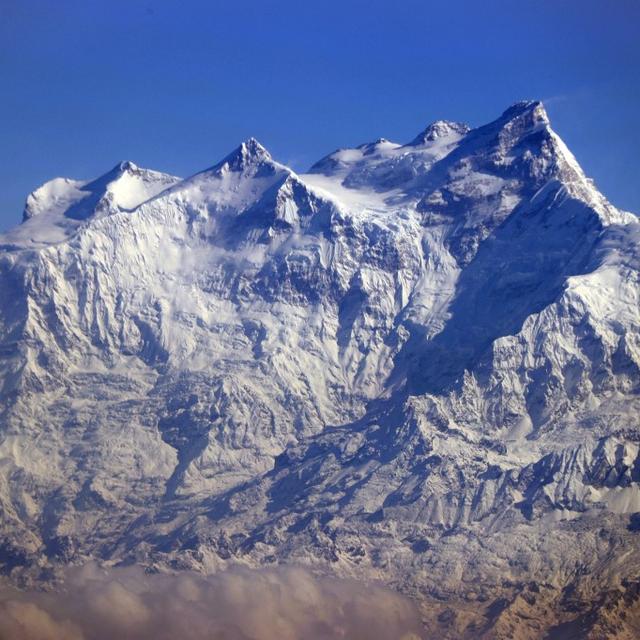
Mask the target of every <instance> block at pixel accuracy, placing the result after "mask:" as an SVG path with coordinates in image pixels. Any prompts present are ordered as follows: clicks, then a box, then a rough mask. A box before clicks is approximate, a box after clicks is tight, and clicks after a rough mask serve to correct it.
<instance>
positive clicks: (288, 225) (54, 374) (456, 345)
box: [0, 102, 640, 637]
mask: <svg viewBox="0 0 640 640" xmlns="http://www.w3.org/2000/svg"><path fill="white" fill-rule="evenodd" d="M24 217H25V222H24V223H23V224H22V225H20V226H19V227H18V228H17V229H15V230H12V231H11V232H9V233H8V234H5V236H3V237H2V238H0V246H2V254H1V255H0V270H1V273H2V276H1V278H0V288H1V289H2V291H1V295H2V300H3V305H2V308H1V309H0V348H1V350H2V360H1V364H0V366H1V371H2V378H1V380H2V394H1V401H2V414H1V416H2V417H1V438H2V441H1V444H0V456H1V457H2V459H3V461H4V464H3V468H2V474H1V476H0V477H1V480H0V482H1V483H0V501H1V502H0V504H1V506H2V512H3V518H2V522H1V530H0V534H1V537H2V544H1V546H0V549H1V551H2V553H1V554H0V561H2V563H3V565H4V571H5V573H8V574H10V575H11V576H12V579H13V580H29V579H33V578H35V577H36V576H37V575H38V572H40V571H41V570H42V569H43V568H49V567H57V566H61V565H63V564H64V563H69V562H82V561H83V560H85V559H87V558H89V557H94V558H99V559H102V560H105V561H110V562H111V561H131V560H136V561H138V562H141V563H143V564H146V565H155V566H158V567H179V566H180V567H191V568H196V569H199V570H211V569H214V568H218V567H221V566H224V565H225V564H227V563H230V562H235V561H241V562H247V563H250V564H256V565H260V564H265V563H272V562H275V561H278V562H299V563H305V564H312V565H314V566H317V567H318V568H322V569H323V570H326V571H333V572H335V573H338V574H343V575H356V576H359V577H363V578H371V577H377V578H381V579H383V580H384V581H385V582H387V583H388V584H391V585H392V586H394V587H396V588H399V589H401V590H404V591H405V592H407V593H410V594H413V595H415V596H416V597H419V598H420V601H421V602H423V603H424V606H425V623H426V625H427V628H428V629H432V630H433V632H434V633H437V634H439V636H443V634H444V635H446V634H450V635H451V637H462V636H463V635H464V634H467V635H469V636H470V637H479V636H480V635H481V634H489V635H488V636H487V637H489V636H491V637H513V634H514V633H515V632H514V629H515V630H516V631H517V633H521V634H522V637H540V635H541V633H542V631H544V632H545V633H546V632H547V631H548V632H549V633H550V634H552V633H559V631H557V629H556V627H557V628H558V629H563V628H564V629H565V630H566V629H568V628H569V627H566V626H565V627H562V626H559V625H572V624H574V626H575V625H578V626H580V624H583V623H584V624H588V625H591V626H592V627H593V629H596V631H594V633H595V634H596V635H594V637H597V633H598V631H597V629H598V628H600V627H598V625H602V624H605V623H606V624H609V625H611V624H614V626H615V624H623V623H622V622H621V620H622V618H621V617H620V615H618V614H615V615H617V616H618V617H617V618H616V619H615V620H614V621H613V622H612V620H611V619H609V618H607V619H606V620H604V618H602V615H604V614H603V611H604V609H603V607H605V605H604V604H603V605H602V606H601V607H599V608H598V607H595V608H594V605H593V603H594V602H595V601H596V600H597V601H598V602H600V601H602V602H603V603H608V604H607V605H606V606H607V607H609V606H610V605H611V607H614V608H615V607H616V606H618V608H619V609H620V610H623V609H624V608H625V607H621V606H619V605H617V604H611V603H619V602H621V601H625V602H626V600H624V599H625V598H627V599H628V600H629V602H635V601H636V600H637V588H635V587H634V586H633V585H634V584H636V583H635V582H634V580H636V579H637V575H638V572H639V568H640V554H639V551H640V549H639V547H638V541H637V535H638V533H637V531H638V530H639V529H640V525H639V524H638V513H640V489H639V485H638V482H639V480H640V457H639V455H638V452H639V449H640V445H639V444H638V443H639V442H640V428H639V427H640V425H639V424H638V416H639V415H640V398H639V391H640V300H639V297H640V286H639V271H640V225H639V224H638V221H637V218H636V217H635V216H634V215H632V214H629V213H625V212H621V211H618V210H617V209H615V208H614V207H613V206H612V205H610V204H609V203H608V202H607V201H606V199H605V198H604V197H603V196H602V195H601V194H599V193H598V192H597V190H596V189H595V188H594V186H593V184H592V183H591V182H590V181H589V180H588V179H587V178H586V177H585V176H584V174H583V173H582V171H581V169H580V168H579V166H578V165H577V163H576V162H575V159H574V158H573V156H572V155H571V154H570V152H569V151H568V150H567V149H566V147H565V146H564V144H563V143H562V141H561V140H560V139H559V138H558V136H557V135H556V134H555V133H554V132H553V131H552V129H551V128H550V125H549V121H548V118H547V115H546V113H545V111H544V108H543V107H542V105H541V104H540V103H538V102H527V103H519V104H517V105H514V106H513V107H511V108H510V109H508V110H507V111H506V112H505V113H504V114H503V115H502V116H501V117H500V118H498V119H497V120H496V121H495V122H492V123H490V124H488V125H486V126H483V127H479V128H477V129H469V128H468V127H466V126H465V125H462V124H459V123H451V122H444V121H443V122H437V123H434V124H433V125H430V126H429V127H428V128H427V129H426V130H425V131H424V132H423V133H421V134H420V135H418V136H417V137H416V138H415V140H413V141H412V142H411V143H409V144H406V145H399V144H395V143H391V142H389V141H386V140H382V139H381V140H378V141H376V142H374V143H370V144H365V145H362V146H360V147H358V148H356V149H346V150H340V151H337V152H335V153H333V154H331V155H330V156H328V157H326V158H324V159H323V160H321V161H320V162H318V163H317V164H316V165H314V167H312V169H311V170H310V172H309V173H307V174H304V175H296V174H295V173H294V172H293V171H291V170H290V169H288V168H287V167H285V166H283V165H281V164H279V163H277V162H275V161H274V160H273V159H272V158H271V156H270V155H269V154H268V152H267V151H266V150H265V149H264V148H263V147H262V146H261V145H260V144H259V143H257V142H256V141H255V140H253V139H250V140H248V141H247V142H245V143H243V144H242V145H241V146H240V147H239V148H238V149H237V150H235V151H234V152H233V153H232V154H230V155H229V156H228V157H227V158H225V159H224V160H222V161H221V162H220V163H218V164H216V165H215V166H213V167H212V168H210V169H208V170H205V171H203V172H201V173H199V174H196V175H195V176H192V177H190V178H188V179H186V180H179V179H177V178H173V177H171V176H166V175H163V174H159V173H156V172H151V171H147V170H142V169H138V168H137V167H135V166H134V165H132V164H131V163H123V164H121V165H119V166H118V167H116V168H115V169H114V170H113V171H111V172H110V173H108V174H106V175H105V176H104V177H102V178H99V179H98V180H96V181H94V182H90V183H77V182H75V181H69V180H62V179H57V180H54V181H52V182H50V183H47V184H46V185H44V186H43V187H41V188H40V189H38V190H37V191H36V192H34V193H33V194H32V195H31V196H29V198H28V200H27V206H26V209H25V216H24ZM634 588H635V591H634ZM616 594H617V595H616ZM634 594H635V595H634ZM620 598H622V599H623V600H620ZM598 599H599V600H598ZM536 602H537V603H538V605H536V604H535V603H536ZM523 603H524V604H523ZM630 606H631V605H630ZM634 606H635V605H634ZM536 607H538V608H543V609H545V611H547V610H548V611H549V612H550V613H548V614H545V615H546V616H547V618H545V619H544V620H543V616H542V615H541V614H540V615H539V616H538V618H536V615H535V614H534V613H532V612H533V611H535V610H536ZM607 610H608V609H607ZM580 616H582V618H580ZM614 617H615V616H614ZM576 620H582V621H583V622H580V623H578V622H576ZM603 620H604V621H603ZM624 624H627V623H624ZM536 625H538V627H537V628H536ZM576 628H577V627H576ZM580 628H582V627H580ZM621 628H622V627H621ZM554 629H555V630H554ZM436 630H437V631H436ZM500 634H502V635H500ZM509 634H511V635H509ZM526 634H529V635H526ZM536 634H537V635H536ZM620 637H623V636H620Z"/></svg>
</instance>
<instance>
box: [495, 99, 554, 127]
mask: <svg viewBox="0 0 640 640" xmlns="http://www.w3.org/2000/svg"><path fill="white" fill-rule="evenodd" d="M500 120H501V121H503V122H511V121H513V120H520V121H523V123H525V124H529V125H548V124H549V116H548V115H547V112H546V110H545V108H544V105H543V104H542V102H541V101H540V100H521V101H520V102H516V103H515V104H512V105H511V106H510V107H509V108H508V109H507V110H506V111H505V112H504V113H503V114H502V115H501V116H500Z"/></svg>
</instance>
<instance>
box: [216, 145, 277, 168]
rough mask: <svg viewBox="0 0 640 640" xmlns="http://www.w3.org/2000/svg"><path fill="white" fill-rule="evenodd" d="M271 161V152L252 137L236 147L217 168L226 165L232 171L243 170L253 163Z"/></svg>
mask: <svg viewBox="0 0 640 640" xmlns="http://www.w3.org/2000/svg"><path fill="white" fill-rule="evenodd" d="M271 161H272V158H271V154H270V153H269V152H268V151H267V150H266V149H265V147H263V146H262V145H261V144H260V143H259V142H258V141H257V140H256V139H255V138H253V137H251V138H248V139H247V140H245V141H244V142H243V143H242V144H241V145H240V146H239V147H237V148H236V149H234V150H233V151H232V152H231V153H230V154H229V155H228V156H227V157H226V158H224V159H223V160H222V162H220V163H219V164H218V165H216V167H215V168H217V169H221V168H222V167H224V166H225V165H226V167H227V168H228V169H230V170H231V171H243V170H244V169H246V168H247V167H250V166H252V165H258V164H262V163H265V162H271Z"/></svg>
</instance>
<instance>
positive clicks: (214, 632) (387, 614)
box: [0, 565, 421, 640]
mask: <svg viewBox="0 0 640 640" xmlns="http://www.w3.org/2000/svg"><path fill="white" fill-rule="evenodd" d="M420 637H421V634H420V621H419V615H418V611H417V608H416V607H415V605H414V603H413V602H412V601H411V600H409V599H407V598H405V597H403V596H401V595H399V594H397V593H394V592H392V591H389V590H387V589H384V588H382V587H379V586H376V585H369V584H363V583H358V582H355V581H351V580H338V579H333V578H318V577H316V576H313V575H312V574H311V573H309V572H308V571H306V570H304V569H299V568H277V569H263V570H249V569H233V570H229V571H226V572H223V573H219V574H216V575H212V576H202V575H199V574H194V573H181V574H177V575H167V574H147V573H145V572H144V571H143V570H142V569H140V568H137V567H130V568H118V569H110V570H102V569H99V568H98V567H96V566H95V565H86V566H84V567H82V568H77V569H71V570H69V572H68V573H67V576H66V579H65V581H64V583H63V585H62V586H61V587H60V588H58V589H57V590H56V591H55V592H54V593H50V592H47V593H44V592H39V591H38V592H35V591H32V592H20V591H15V590H4V591H2V592H0V639H1V640H107V639H108V640H114V639H115V638H117V639H118V640H129V639H136V640H139V639H147V638H149V639H151V638H153V639H154V640H164V639H167V640H168V639H171V640H201V639H206V640H299V639H304V640H320V639H330V638H344V639H345V640H360V639H362V640H389V639H393V640H400V639H402V640H417V639H418V638H420Z"/></svg>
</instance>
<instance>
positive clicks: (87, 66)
mask: <svg viewBox="0 0 640 640" xmlns="http://www.w3.org/2000/svg"><path fill="white" fill-rule="evenodd" d="M639 24H640V2H638V1H637V0H601V1H595V0H575V1H574V0H549V1H547V0H536V1H529V0H510V1H501V0H482V1H480V0H477V1H471V0H467V1H463V0H448V1H446V2H430V1H428V0H421V1H418V0H415V1H414V0H411V1H403V0H394V1H390V0H386V1H380V2H379V1H376V0H369V1H366V2H365V1H362V2H360V1H355V0H342V1H340V2H334V1H333V0H325V1H323V2H313V1H310V2H304V1H303V0H299V1H298V2H287V1H283V2H269V1H267V0H262V1H257V0H251V1H242V0H228V1H226V2H217V1H216V0H209V1H200V0H197V1H192V2H189V1H188V0H182V2H174V1H172V0H167V1H161V0H156V1H151V0H146V1H140V2H138V1H135V0H128V1H126V2H124V1H120V0H110V1H109V2H106V1H100V2H97V1H92V0H82V1H75V0H56V1H55V2H53V1H52V0H45V1H36V0H0V81H1V82H2V85H1V86H2V92H1V94H0V154H1V155H0V229H5V228H7V227H9V226H11V225H13V224H14V223H16V222H18V221H19V219H20V216H21V211H22V207H23V203H24V198H25V196H26V195H27V193H28V192H29V191H31V190H32V189H33V188H35V187H36V186H38V185H39V184H41V183H42V182H44V181H45V180H48V179H50V178H53V177H56V176H68V177H73V178H92V177H96V176H98V175H100V174H102V173H104V172H106V171H107V170H108V169H110V168H111V167H112V166H113V165H115V164H116V163H117V162H118V161H120V160H123V159H130V160H133V161H134V162H135V163H137V164H139V165H142V166H145V167H149V168H155V169H159V170H163V171H168V172H171V173H175V174H177V175H184V176H186V175H189V174H191V173H194V172H196V171H198V170H200V169H203V168H205V167H207V166H210V165H212V164H214V163H215V162H216V161H217V160H219V159H220V158H221V157H222V156H224V155H225V154H226V153H227V152H229V151H230V150H231V149H233V148H234V147H235V146H237V144H238V143H239V142H240V141H241V140H243V139H245V138H247V137H248V136H250V135H253V136H255V137H257V138H258V139H259V140H260V141H261V142H262V143H263V144H265V146H266V147H267V148H268V149H269V150H270V151H271V153H272V154H273V155H274V156H275V157H276V158H277V159H278V160H280V161H283V162H286V163H289V164H291V165H292V166H293V167H294V168H296V169H298V170H302V169H304V168H306V167H307V166H309V165H310V164H311V163H312V162H313V161H315V160H317V159H318V158H320V157H321V156H323V155H325V154H326V153H328V152H330V151H332V150H334V149H335V148H337V147H340V146H350V145H354V144H358V143H361V142H365V141H369V140H373V139H376V138H378V137H380V136H384V137H386V138H390V139H392V140H396V141H399V142H404V141H408V140H410V139H411V138H413V137H414V135H415V134H416V133H417V132H418V131H420V130H421V129H422V128H424V126H425V125H426V124H428V123H429V122H431V121H433V120H436V119H439V118H446V119H453V120H462V121H466V122H468V123H469V124H471V125H479V124H483V123H485V122H487V121H489V120H491V119H493V118H495V117H497V116H498V115H499V114H500V113H501V112H502V111H503V110H504V109H505V108H506V107H507V106H508V105H509V104H511V103H513V102H515V101H517V100H520V99H525V98H539V99H543V100H545V101H546V105H547V109H548V111H549V114H550V116H551V119H552V124H553V126H554V128H555V129H556V130H557V131H558V132H559V133H560V135H561V136H562V137H563V138H564V139H565V141H566V142H567V144H568V145H569V147H570V148H571V149H572V151H573V152H574V153H575V155H576V156H577V158H578V160H579V161H580V163H581V164H582V166H583V167H584V169H585V170H586V172H587V173H588V174H589V175H590V176H591V177H593V178H595V180H596V183H597V184H598V186H599V187H600V189H601V190H602V191H603V192H604V193H605V195H607V196H608V197H609V198H610V199H611V200H612V201H613V203H614V204H616V205H618V206H620V207H623V208H627V209H631V210H635V211H636V212H640V170H639V167H640V164H639V162H638V149H639V148H640V133H639V126H638V116H639V115H640V38H639V37H638V25H639Z"/></svg>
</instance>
